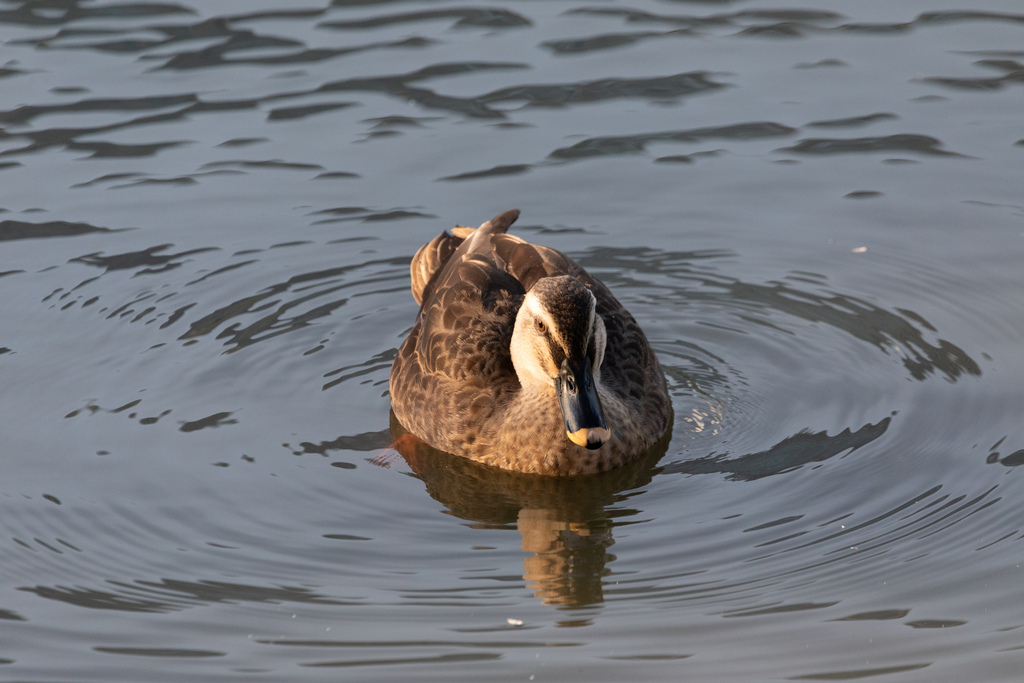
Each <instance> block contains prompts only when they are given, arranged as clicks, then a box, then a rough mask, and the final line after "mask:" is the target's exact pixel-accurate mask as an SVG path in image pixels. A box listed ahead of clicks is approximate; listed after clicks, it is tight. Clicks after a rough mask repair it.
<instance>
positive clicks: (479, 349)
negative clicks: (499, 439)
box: [391, 212, 525, 452]
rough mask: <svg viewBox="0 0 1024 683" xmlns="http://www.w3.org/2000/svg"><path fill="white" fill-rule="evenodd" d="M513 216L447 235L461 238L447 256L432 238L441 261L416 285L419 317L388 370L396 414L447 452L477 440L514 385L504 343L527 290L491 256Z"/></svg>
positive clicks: (517, 385)
mask: <svg viewBox="0 0 1024 683" xmlns="http://www.w3.org/2000/svg"><path fill="white" fill-rule="evenodd" d="M502 217H505V218H504V219H503V220H499V219H502ZM513 220H515V213H510V212H507V213H506V214H502V216H499V217H498V218H496V219H494V220H492V221H488V222H487V223H484V225H482V226H481V227H480V228H478V229H476V230H470V229H466V231H465V232H464V233H463V234H464V235H465V236H464V237H459V236H458V235H455V236H452V239H458V240H459V243H458V245H457V246H455V248H454V249H452V251H451V252H450V253H449V254H447V256H445V254H444V250H446V249H448V248H449V247H446V246H443V245H444V243H445V241H444V240H443V239H442V240H441V241H437V240H435V242H437V244H438V246H437V247H431V249H432V250H433V252H432V253H434V254H436V255H438V256H437V258H438V259H440V258H441V257H443V262H441V263H440V264H439V265H438V266H437V267H436V269H435V270H434V271H433V273H432V275H431V276H430V277H429V279H428V281H427V283H426V284H425V285H424V286H423V287H422V288H421V290H420V292H421V296H422V302H423V303H422V305H421V307H420V313H419V317H418V318H417V320H416V324H415V325H414V326H413V329H412V331H411V332H410V333H409V336H408V338H407V339H406V340H405V343H403V344H402V346H401V348H400V349H399V350H398V354H397V356H396V358H395V363H394V366H393V369H392V375H391V397H392V407H393V408H394V410H395V414H396V415H397V416H398V419H399V421H400V422H401V423H402V424H403V425H404V426H405V427H406V428H407V429H409V430H410V431H412V432H413V433H414V434H416V435H417V436H419V437H421V438H422V439H424V440H425V441H427V442H428V443H430V444H432V445H434V446H436V447H438V448H441V449H444V450H448V451H450V452H461V451H462V450H464V447H465V445H466V444H471V443H474V442H475V443H477V444H478V445H482V444H481V442H480V441H478V440H477V439H478V437H479V438H483V435H481V434H480V433H479V429H480V427H481V426H482V425H485V424H487V422H488V420H487V418H488V417H489V416H490V415H493V414H494V412H495V411H496V410H497V408H498V406H499V404H501V403H502V402H503V401H504V399H505V398H506V397H507V396H509V395H510V392H514V391H517V390H518V389H519V380H518V378H517V377H516V374H515V368H514V367H513V365H512V357H511V353H510V350H509V344H510V342H511V339H512V330H513V327H514V326H515V317H516V312H517V311H518V310H519V306H520V305H521V304H522V300H523V296H524V295H525V290H524V289H523V286H522V284H521V283H520V282H519V281H518V280H516V279H515V278H514V277H513V276H512V275H510V274H509V273H508V272H507V271H506V270H505V269H504V268H503V267H501V265H499V264H498V263H497V262H496V261H495V260H494V259H493V251H494V245H493V239H494V237H496V236H500V235H502V234H503V232H504V230H507V229H508V226H509V225H511V223H512V221H513ZM432 244H433V242H432ZM451 244H452V243H449V246H451ZM428 246H429V245H428ZM431 258H434V257H431ZM425 259H426V257H424V260H423V261H422V262H423V263H428V261H426V260H425ZM426 267H428V266H425V268H426Z"/></svg>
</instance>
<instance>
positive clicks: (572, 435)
mask: <svg viewBox="0 0 1024 683" xmlns="http://www.w3.org/2000/svg"><path fill="white" fill-rule="evenodd" d="M565 435H566V436H567V437H569V441H572V442H573V443H574V444H576V445H577V446H582V447H583V448H588V447H589V448H598V447H600V446H603V445H604V444H606V443H608V440H609V439H611V438H612V430H610V429H608V428H607V427H585V428H583V429H578V430H576V431H575V432H570V431H566V432H565ZM591 444H597V445H596V446H594V445H591Z"/></svg>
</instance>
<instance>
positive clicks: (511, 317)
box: [390, 211, 672, 475]
mask: <svg viewBox="0 0 1024 683" xmlns="http://www.w3.org/2000/svg"><path fill="white" fill-rule="evenodd" d="M518 215H519V212H518V211H506V212H505V213H503V214H501V215H499V216H497V217H495V218H493V219H491V220H490V221H488V222H487V223H484V224H483V225H482V226H480V228H478V229H477V230H472V229H469V228H463V227H459V228H456V229H455V230H454V231H453V232H454V233H455V234H454V235H451V234H448V233H442V234H441V235H439V236H438V237H436V238H434V239H433V240H431V241H430V242H429V243H428V244H426V245H425V246H423V247H422V248H421V249H420V250H419V251H418V252H417V253H416V256H415V257H414V258H413V261H412V266H411V269H410V270H411V273H412V290H413V296H414V297H415V299H416V301H417V302H420V303H421V307H420V313H419V316H418V317H417V319H416V324H415V325H414V326H413V329H412V331H411V332H410V333H409V336H408V338H407V339H406V340H405V342H404V343H403V344H402V347H401V348H400V349H399V351H398V355H397V357H396V358H395V362H394V365H393V366H392V368H391V383H390V392H391V402H392V407H393V409H394V412H395V416H396V417H397V418H398V420H399V421H400V422H401V423H402V425H403V426H404V427H405V428H406V429H407V430H409V431H410V432H411V433H413V434H415V435H416V436H418V437H420V438H421V439H423V440H424V441H426V442H427V443H428V444H430V445H432V446H434V447H435V448H438V449H441V450H444V451H447V452H449V453H454V454H456V455H461V456H465V457H467V458H471V459H472V460H476V461H478V462H482V463H487V464H490V465H495V466H497V467H501V468H504V469H508V470H515V471H519V472H534V473H538V474H554V475H569V474H586V473H592V472H599V471H603V470H607V469H610V468H612V467H617V466H619V465H623V464H625V463H627V462H630V461H632V460H634V459H636V458H638V457H640V456H642V455H643V454H644V453H645V452H646V451H647V449H648V448H650V447H651V446H652V445H653V444H654V443H655V442H657V441H658V439H659V438H660V437H661V436H662V435H663V434H664V433H665V431H666V429H667V428H668V427H669V421H670V419H671V410H672V409H671V403H670V401H669V398H668V392H667V389H666V385H665V377H664V375H663V373H662V371H661V366H660V365H659V363H658V359H657V358H656V357H655V355H654V352H653V351H652V350H651V348H650V346H649V345H648V343H647V339H646V337H644V334H643V332H642V331H641V330H640V327H639V326H638V325H637V323H636V321H635V320H633V317H632V316H631V315H630V314H629V312H627V311H626V309H625V308H623V307H622V305H621V304H620V303H619V302H618V301H617V300H616V299H615V297H613V296H612V294H611V292H609V291H608V288H607V287H605V286H604V285H603V284H602V283H601V282H599V281H598V280H596V279H594V278H593V277H591V276H590V275H589V274H588V273H587V272H586V271H585V270H583V268H581V267H580V266H579V265H577V264H576V263H575V262H573V261H572V260H571V259H569V258H567V257H566V256H564V255H563V254H561V253H560V252H558V251H555V250H554V249H550V248H548V247H542V246H536V245H532V244H529V243H528V242H526V241H524V240H522V239H520V238H518V237H515V236H513V235H508V234H505V232H506V230H508V228H509V226H510V225H511V224H512V223H513V222H514V221H515V220H516V218H517V217H518ZM553 276H554V277H557V276H572V277H573V278H576V279H577V280H578V281H579V282H581V283H582V284H583V285H584V286H585V287H586V288H587V289H588V290H589V291H590V292H591V293H592V294H593V295H594V298H596V314H597V316H599V317H600V320H601V321H603V323H604V328H605V330H606V335H607V336H606V339H607V341H606V347H605V351H604V360H603V363H602V364H601V365H600V371H599V377H600V379H599V382H598V383H597V393H598V395H599V397H600V402H601V405H602V406H603V409H604V414H605V416H606V418H607V422H608V426H609V427H610V429H611V439H610V440H609V441H608V442H606V443H604V444H603V445H602V446H601V447H600V448H597V449H595V450H588V449H586V448H583V447H580V446H577V445H576V444H574V443H572V442H571V441H570V440H569V439H568V438H567V437H566V430H565V426H564V422H563V416H562V413H561V410H560V408H559V405H558V402H557V400H556V398H555V390H554V388H553V387H546V386H536V385H529V383H526V384H524V383H521V382H520V379H519V377H518V376H517V374H516V368H515V367H514V366H513V362H512V354H511V352H510V344H511V341H512V334H513V329H514V327H515V324H516V314H517V312H518V311H519V309H520V306H521V305H522V303H523V300H524V297H525V296H526V293H527V292H528V291H530V290H531V289H532V288H533V287H534V286H535V285H536V284H537V282H538V281H539V280H541V279H542V278H547V277H553ZM554 282H556V281H554V280H551V281H548V282H547V283H546V284H547V285H551V284H552V283H554ZM570 284H571V283H570ZM577 286H578V285H577ZM568 289H571V288H568ZM585 295H586V293H585V292H584V296H585ZM573 296H574V295H567V296H566V298H565V301H559V302H556V304H553V307H554V308H556V309H564V310H556V311H554V314H555V315H556V316H561V317H560V318H559V319H566V320H570V321H571V320H575V319H576V318H579V317H580V315H582V314H577V313H575V312H574V311H573V310H572V307H573V306H574V305H575V304H574V299H573ZM576 298H577V299H578V298H579V297H578V296H576ZM587 299H588V300H590V299H589V297H587ZM587 315H589V311H588V312H587ZM574 316H575V318H574ZM567 329H568V330H569V331H568V332H567V333H566V335H565V340H564V341H565V344H566V347H567V349H568V350H567V351H566V352H565V353H566V355H573V354H574V353H575V352H574V350H573V349H574V348H575V349H576V350H577V351H579V353H580V354H581V355H582V354H583V353H584V352H585V351H586V348H583V349H579V348H578V347H579V346H585V345H586V344H587V343H588V340H587V339H584V338H583V337H582V336H581V333H579V328H578V327H576V326H574V325H573V324H568V325H567ZM584 329H585V327H584ZM590 343H591V345H592V344H593V342H592V340H591V342H590ZM591 348H593V346H591Z"/></svg>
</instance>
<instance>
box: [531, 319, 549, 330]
mask: <svg viewBox="0 0 1024 683" xmlns="http://www.w3.org/2000/svg"><path fill="white" fill-rule="evenodd" d="M534 325H536V326H537V331H538V332H544V331H546V330H547V329H548V326H547V325H545V324H544V321H543V320H541V319H540V318H537V319H536V320H535V321H534Z"/></svg>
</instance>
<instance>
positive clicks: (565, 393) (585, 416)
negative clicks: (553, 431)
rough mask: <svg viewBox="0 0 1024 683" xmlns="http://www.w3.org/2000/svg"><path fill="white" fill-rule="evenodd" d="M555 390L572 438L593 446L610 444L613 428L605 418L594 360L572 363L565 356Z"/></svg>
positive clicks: (566, 426) (591, 447)
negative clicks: (591, 365)
mask: <svg viewBox="0 0 1024 683" xmlns="http://www.w3.org/2000/svg"><path fill="white" fill-rule="evenodd" d="M555 390H556V391H557V393H558V405H559V407H560V408H561V409H562V418H563V419H564V420H565V435H566V436H567V437H568V438H569V440H570V441H572V442H573V443H574V444H576V445H577V446H582V447H584V448H589V449H591V450H593V449H596V448H600V447H601V446H603V445H604V444H606V443H607V442H608V440H609V439H610V438H611V436H612V430H611V429H609V428H608V424H607V423H606V422H605V419H604V411H603V410H602V409H601V400H600V399H599V398H598V396H597V389H596V388H595V386H594V376H593V374H592V373H591V370H590V363H589V362H587V361H586V359H584V362H583V363H582V364H581V366H580V367H572V366H570V364H569V361H568V360H565V361H564V362H563V363H562V368H561V372H559V374H558V379H557V380H556V381H555Z"/></svg>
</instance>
